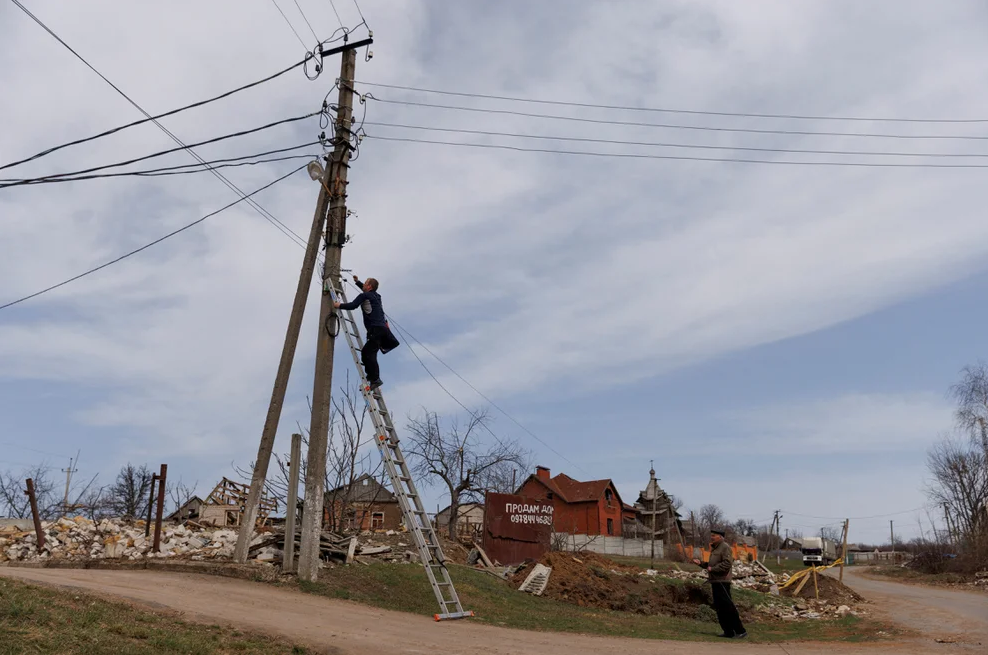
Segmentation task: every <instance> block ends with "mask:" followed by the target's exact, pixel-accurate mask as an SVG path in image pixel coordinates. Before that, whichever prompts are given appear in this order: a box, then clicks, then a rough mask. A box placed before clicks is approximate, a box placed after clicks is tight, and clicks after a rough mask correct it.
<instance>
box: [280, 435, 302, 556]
mask: <svg viewBox="0 0 988 655" xmlns="http://www.w3.org/2000/svg"><path fill="white" fill-rule="evenodd" d="M301 460H302V435H300V434H293V435H292V454H291V460H289V462H288V512H287V514H286V515H285V550H284V551H283V552H284V555H282V558H281V570H282V571H284V572H285V573H291V572H292V571H293V570H294V569H295V515H296V514H298V470H299V467H300V466H301Z"/></svg>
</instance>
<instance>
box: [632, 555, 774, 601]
mask: <svg viewBox="0 0 988 655" xmlns="http://www.w3.org/2000/svg"><path fill="white" fill-rule="evenodd" d="M641 575H647V576H660V577H663V578H673V579H675V580H706V579H707V573H706V571H703V570H701V569H699V568H696V567H692V568H691V570H689V571H683V570H681V569H678V568H677V569H672V570H669V571H656V570H655V569H648V570H646V571H644V572H642V573H641ZM731 577H732V582H733V583H734V586H735V587H741V588H742V589H754V590H755V591H760V592H762V593H775V592H777V590H778V588H777V585H780V584H785V583H786V582H787V581H788V580H789V574H788V573H783V574H781V575H778V576H777V575H776V574H774V573H772V572H771V571H769V570H768V569H767V568H766V567H765V566H764V565H763V564H762V563H761V562H759V561H757V560H756V561H754V562H741V561H739V560H734V568H733V569H732V571H731ZM773 587H776V589H775V591H773Z"/></svg>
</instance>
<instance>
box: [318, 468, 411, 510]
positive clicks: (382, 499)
mask: <svg viewBox="0 0 988 655" xmlns="http://www.w3.org/2000/svg"><path fill="white" fill-rule="evenodd" d="M335 497H340V499H341V500H343V501H345V502H348V503H396V502H398V498H397V497H396V496H395V495H394V494H393V493H391V490H390V489H388V488H387V487H385V486H384V485H382V484H381V483H380V482H378V481H377V480H375V479H374V478H372V477H371V476H370V475H368V474H367V473H364V474H363V475H361V476H360V477H359V478H357V479H356V480H354V481H353V485H351V486H350V488H349V489H348V487H347V485H342V486H339V487H337V488H335V489H331V490H329V491H327V492H326V498H327V499H333V498H335Z"/></svg>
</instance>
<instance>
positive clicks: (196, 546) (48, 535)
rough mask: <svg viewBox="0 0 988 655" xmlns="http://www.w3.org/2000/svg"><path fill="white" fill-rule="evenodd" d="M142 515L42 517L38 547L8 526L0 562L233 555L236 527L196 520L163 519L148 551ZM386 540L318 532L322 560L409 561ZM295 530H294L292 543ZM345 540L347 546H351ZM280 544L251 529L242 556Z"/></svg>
mask: <svg viewBox="0 0 988 655" xmlns="http://www.w3.org/2000/svg"><path fill="white" fill-rule="evenodd" d="M145 528H146V523H145V522H144V521H129V520H124V519H116V518H113V519H102V520H100V521H98V522H94V521H91V520H89V519H87V518H84V517H81V516H77V517H74V518H71V519H69V518H61V519H58V520H57V521H45V522H43V523H42V529H43V530H44V533H45V544H44V546H43V547H42V549H41V552H38V549H37V537H36V536H35V534H34V532H33V531H30V532H28V531H23V530H20V529H9V530H6V531H0V562H6V561H14V562H45V561H63V560H65V561H71V560H141V559H145V558H162V559H185V560H191V561H209V560H216V561H223V560H230V559H232V557H233V550H234V548H235V546H236V544H237V531H236V530H235V529H232V528H215V527H208V526H202V525H199V524H197V523H194V522H191V521H190V522H188V523H186V524H163V525H162V526H161V543H160V552H157V553H154V552H151V549H152V546H153V539H154V532H153V530H152V531H151V536H147V537H146V536H145V535H144V532H145ZM381 537H382V538H381V539H378V541H381V540H384V541H387V540H389V539H388V538H390V541H392V542H393V543H392V544H387V543H383V544H382V543H376V542H375V541H371V540H368V539H366V538H359V539H358V537H355V536H354V537H344V536H341V535H337V534H333V533H330V532H323V533H322V536H321V539H320V554H321V555H322V557H323V559H324V560H326V561H332V560H334V559H335V560H339V561H344V562H350V561H357V562H362V563H364V564H368V563H369V561H368V560H367V558H368V557H375V558H380V559H386V560H388V561H415V560H417V558H418V555H417V553H414V552H412V551H413V550H414V549H413V547H412V546H411V545H410V544H407V543H405V542H403V541H402V540H401V539H402V538H403V537H404V539H405V540H408V541H410V540H409V539H408V537H407V535H401V534H399V533H395V532H393V531H389V534H388V535H386V536H385V535H381ZM299 540H300V536H299V534H298V533H296V535H295V543H296V548H298V543H299ZM351 541H353V542H354V543H353V546H352V548H351ZM284 545H285V534H284V531H281V532H278V531H275V530H270V529H269V530H267V531H262V532H260V533H257V534H255V535H254V538H253V540H252V541H251V546H250V549H249V551H248V558H249V559H251V560H254V561H256V562H259V563H262V564H276V563H280V562H281V560H282V557H283V552H284V551H283V549H284Z"/></svg>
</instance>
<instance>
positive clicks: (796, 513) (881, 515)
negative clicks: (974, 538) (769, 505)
mask: <svg viewBox="0 0 988 655" xmlns="http://www.w3.org/2000/svg"><path fill="white" fill-rule="evenodd" d="M923 509H929V507H928V506H927V505H921V506H919V507H915V508H913V509H906V510H903V511H901V512H889V513H887V514H874V515H872V516H813V515H811V514H800V513H799V512H793V511H791V510H787V509H784V510H782V511H783V512H786V513H787V514H793V515H795V516H802V517H803V518H808V519H822V520H824V521H828V520H836V521H843V520H844V519H851V520H852V521H864V520H865V519H880V518H885V517H886V516H899V515H900V514H911V513H912V512H918V511H920V510H923Z"/></svg>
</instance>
